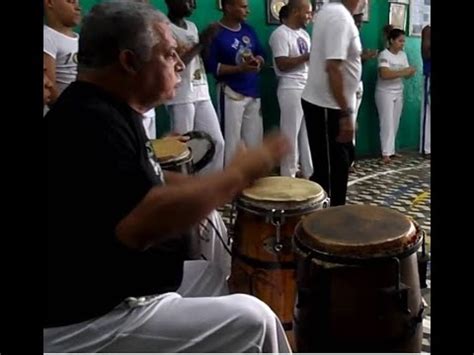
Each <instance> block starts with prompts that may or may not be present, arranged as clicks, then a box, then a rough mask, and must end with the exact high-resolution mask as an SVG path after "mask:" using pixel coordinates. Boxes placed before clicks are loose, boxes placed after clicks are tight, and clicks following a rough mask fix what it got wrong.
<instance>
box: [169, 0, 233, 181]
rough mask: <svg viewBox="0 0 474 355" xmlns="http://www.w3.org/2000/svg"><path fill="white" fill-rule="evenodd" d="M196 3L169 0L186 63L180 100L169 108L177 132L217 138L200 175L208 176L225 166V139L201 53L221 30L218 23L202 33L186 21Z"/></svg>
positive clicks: (179, 90)
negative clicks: (212, 151) (199, 133)
mask: <svg viewBox="0 0 474 355" xmlns="http://www.w3.org/2000/svg"><path fill="white" fill-rule="evenodd" d="M193 3H194V1H193V0H167V1H166V5H167V6H168V18H169V19H170V21H171V30H172V31H173V35H174V37H175V39H176V41H177V42H178V53H179V55H180V57H181V58H182V60H183V62H184V64H186V68H185V69H184V71H183V73H182V74H181V83H180V84H179V86H178V88H177V91H176V97H175V98H173V99H172V100H170V101H168V102H167V103H166V107H167V109H168V112H169V114H170V118H171V129H172V131H173V132H174V133H178V134H184V133H186V132H189V131H203V132H205V133H208V134H209V135H210V136H211V138H212V139H213V141H214V144H215V153H214V157H213V158H212V160H211V161H210V162H209V164H208V165H206V167H204V168H203V169H202V170H201V171H200V174H207V173H210V172H213V171H218V170H222V168H223V166H224V137H223V136H222V131H221V128H220V125H219V119H218V117H217V114H216V111H215V109H214V106H213V105H212V102H211V98H210V96H209V87H208V83H207V77H206V70H205V68H204V62H203V60H202V58H201V55H200V53H201V52H203V51H207V50H208V47H209V44H210V41H211V40H212V38H213V36H214V35H215V34H216V33H217V31H218V30H219V28H218V26H217V24H214V25H211V26H209V27H208V28H207V29H206V30H204V31H203V32H202V33H201V34H199V33H198V29H197V27H196V25H195V24H194V23H193V22H191V21H188V20H186V19H185V17H189V16H191V15H192V13H193Z"/></svg>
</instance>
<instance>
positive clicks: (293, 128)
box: [269, 0, 313, 179]
mask: <svg viewBox="0 0 474 355" xmlns="http://www.w3.org/2000/svg"><path fill="white" fill-rule="evenodd" d="M287 6H288V17H287V19H286V20H285V24H282V25H281V26H279V27H278V28H277V29H276V30H275V31H273V33H272V34H271V36H270V39H269V44H270V48H271V49H272V53H273V65H274V68H275V74H276V75H277V77H278V90H277V96H278V103H279V105H280V130H281V131H282V133H284V134H285V135H286V136H287V137H288V138H289V139H290V141H291V146H292V150H291V152H290V153H289V154H288V155H287V156H285V157H284V158H283V159H282V162H281V166H280V174H281V175H282V176H291V177H295V176H296V175H297V173H298V170H299V169H298V162H299V161H301V175H302V176H303V177H305V178H308V179H309V177H310V176H311V175H312V174H313V164H312V161H311V152H310V150H309V142H308V133H307V131H306V124H305V121H304V118H303V108H302V106H301V94H302V93H303V89H304V87H305V85H306V80H307V79H308V61H309V53H310V49H311V38H310V37H309V34H308V32H306V30H305V27H306V26H307V25H308V23H309V22H310V21H311V16H312V6H311V4H310V3H309V1H308V0H292V1H290V2H289V4H288V5H287Z"/></svg>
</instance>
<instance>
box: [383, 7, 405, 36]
mask: <svg viewBox="0 0 474 355" xmlns="http://www.w3.org/2000/svg"><path fill="white" fill-rule="evenodd" d="M388 21H389V22H388V23H389V24H390V25H392V26H393V27H394V28H398V29H400V30H403V31H405V28H406V25H407V6H406V5H405V4H397V3H390V13H389V20H388Z"/></svg>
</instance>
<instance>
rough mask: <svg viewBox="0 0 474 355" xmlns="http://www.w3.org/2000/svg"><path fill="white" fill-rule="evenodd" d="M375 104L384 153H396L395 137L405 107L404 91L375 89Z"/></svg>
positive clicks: (389, 154)
mask: <svg viewBox="0 0 474 355" xmlns="http://www.w3.org/2000/svg"><path fill="white" fill-rule="evenodd" d="M375 104H376V105H377V110H378V112H379V120H380V143H381V146H382V155H383V156H391V155H394V154H395V138H396V137H397V132H398V126H399V124H400V116H401V115H402V109H403V92H402V91H401V92H398V93H396V92H389V91H382V90H375Z"/></svg>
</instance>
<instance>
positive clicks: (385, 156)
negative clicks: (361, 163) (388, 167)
mask: <svg viewBox="0 0 474 355" xmlns="http://www.w3.org/2000/svg"><path fill="white" fill-rule="evenodd" d="M382 161H383V163H384V164H389V163H390V162H391V161H392V160H391V159H390V157H389V156H388V155H384V156H383V157H382Z"/></svg>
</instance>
